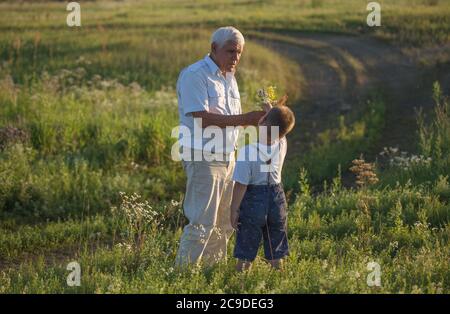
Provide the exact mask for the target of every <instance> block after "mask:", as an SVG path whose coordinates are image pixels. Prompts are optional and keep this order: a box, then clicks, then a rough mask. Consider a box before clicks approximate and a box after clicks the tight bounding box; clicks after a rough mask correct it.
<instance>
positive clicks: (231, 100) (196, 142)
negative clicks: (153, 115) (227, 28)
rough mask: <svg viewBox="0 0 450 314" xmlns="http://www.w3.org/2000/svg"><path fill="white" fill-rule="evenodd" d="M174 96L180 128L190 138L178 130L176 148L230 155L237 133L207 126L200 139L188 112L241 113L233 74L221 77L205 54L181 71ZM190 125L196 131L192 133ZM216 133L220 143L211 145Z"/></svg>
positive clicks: (228, 73)
mask: <svg viewBox="0 0 450 314" xmlns="http://www.w3.org/2000/svg"><path fill="white" fill-rule="evenodd" d="M177 95H178V112H179V117H180V126H182V127H183V126H184V127H187V128H188V129H189V130H190V135H189V136H186V134H183V132H182V131H181V130H182V129H180V135H179V143H180V145H181V146H183V147H189V148H193V149H198V150H203V151H208V152H213V153H232V152H234V150H235V149H236V142H237V138H238V135H239V133H238V131H237V130H234V129H233V130H229V131H226V129H221V128H219V127H208V128H207V129H206V130H209V131H207V132H205V134H204V135H203V136H202V134H199V132H198V131H199V126H198V124H197V126H195V124H196V123H198V119H195V121H194V117H193V116H192V112H197V111H208V112H210V113H217V114H223V115H237V114H241V113H242V109H241V99H240V95H239V89H238V85H237V82H236V79H235V77H234V75H233V73H231V72H227V73H226V77H224V76H223V75H222V73H221V71H220V69H219V67H218V66H217V65H216V64H215V63H214V61H213V60H212V59H211V58H210V56H209V54H208V55H206V57H205V58H204V59H202V60H200V61H198V62H196V63H194V64H191V65H190V66H188V67H187V68H185V69H183V70H182V71H181V73H180V76H179V77H178V82H177ZM194 126H195V128H196V129H197V130H196V131H195V132H194ZM203 130H205V129H203ZM216 132H222V133H223V137H221V141H220V140H219V141H214V143H213V142H212V139H215V138H216V135H217V133H216ZM200 133H202V132H200ZM216 139H217V138H216ZM208 143H209V144H208Z"/></svg>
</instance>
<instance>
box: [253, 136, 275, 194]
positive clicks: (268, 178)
mask: <svg viewBox="0 0 450 314" xmlns="http://www.w3.org/2000/svg"><path fill="white" fill-rule="evenodd" d="M256 148H257V150H258V153H259V152H260V150H259V142H258V143H257V145H256ZM271 163H272V158H271V159H269V160H267V161H266V165H270V164H271ZM267 185H270V171H267Z"/></svg>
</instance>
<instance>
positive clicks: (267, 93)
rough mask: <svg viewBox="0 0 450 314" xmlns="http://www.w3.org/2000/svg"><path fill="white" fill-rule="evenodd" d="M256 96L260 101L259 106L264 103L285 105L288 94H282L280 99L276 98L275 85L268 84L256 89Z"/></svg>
mask: <svg viewBox="0 0 450 314" xmlns="http://www.w3.org/2000/svg"><path fill="white" fill-rule="evenodd" d="M258 98H259V100H260V101H261V103H260V106H261V107H263V106H264V104H267V103H268V104H270V105H271V106H272V107H273V106H285V105H286V102H287V99H288V96H287V95H284V96H283V97H281V98H280V99H277V98H278V97H277V93H276V87H275V86H268V87H267V88H261V89H259V90H258Z"/></svg>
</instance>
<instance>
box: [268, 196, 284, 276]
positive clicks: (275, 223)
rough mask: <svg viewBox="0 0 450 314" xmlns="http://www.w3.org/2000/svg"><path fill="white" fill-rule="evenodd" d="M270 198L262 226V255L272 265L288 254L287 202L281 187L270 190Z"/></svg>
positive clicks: (276, 264)
mask: <svg viewBox="0 0 450 314" xmlns="http://www.w3.org/2000/svg"><path fill="white" fill-rule="evenodd" d="M271 196H272V200H271V202H270V208H269V212H268V216H267V224H266V225H265V226H264V228H263V237H264V255H265V258H266V259H267V260H268V261H269V263H270V264H271V265H272V266H274V267H279V266H280V265H281V259H282V258H283V257H285V256H287V255H288V254H289V245H288V238H287V213H286V209H287V203H286V198H285V195H284V192H283V190H282V189H281V188H275V189H274V190H273V191H271Z"/></svg>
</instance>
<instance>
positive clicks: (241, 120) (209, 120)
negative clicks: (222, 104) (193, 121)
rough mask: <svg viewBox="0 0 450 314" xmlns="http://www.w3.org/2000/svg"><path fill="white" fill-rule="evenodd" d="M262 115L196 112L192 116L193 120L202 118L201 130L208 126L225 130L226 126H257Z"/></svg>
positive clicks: (259, 112)
mask: <svg viewBox="0 0 450 314" xmlns="http://www.w3.org/2000/svg"><path fill="white" fill-rule="evenodd" d="M264 114H265V112H264V111H250V112H248V113H244V114H238V115H222V114H217V113H210V112H208V111H196V112H193V113H192V116H193V117H194V118H202V128H207V127H208V126H217V127H219V128H225V127H227V126H247V125H254V126H257V125H258V121H259V119H261V117H262V116H264Z"/></svg>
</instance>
